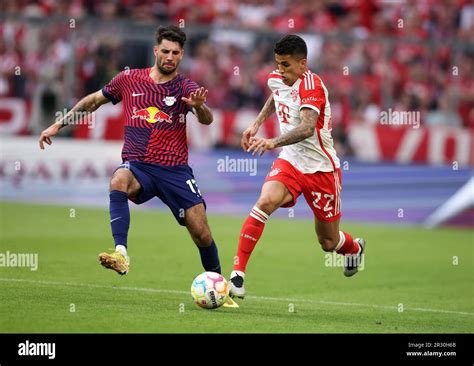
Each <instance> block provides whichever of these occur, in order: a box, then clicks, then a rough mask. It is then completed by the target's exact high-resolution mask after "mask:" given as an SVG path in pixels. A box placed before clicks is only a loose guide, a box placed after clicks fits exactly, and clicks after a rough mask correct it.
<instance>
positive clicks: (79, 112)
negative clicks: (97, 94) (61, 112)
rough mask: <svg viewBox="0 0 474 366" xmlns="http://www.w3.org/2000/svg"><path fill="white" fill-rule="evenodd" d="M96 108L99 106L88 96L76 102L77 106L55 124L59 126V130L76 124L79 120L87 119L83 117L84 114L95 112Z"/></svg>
mask: <svg viewBox="0 0 474 366" xmlns="http://www.w3.org/2000/svg"><path fill="white" fill-rule="evenodd" d="M97 108H99V106H98V105H97V104H96V103H95V102H94V97H93V96H91V95H88V96H86V97H84V98H82V99H81V100H80V101H79V102H77V104H76V105H75V106H74V107H73V108H72V109H71V110H70V111H69V112H68V113H67V114H66V115H65V116H64V117H63V118H62V119H61V120H59V121H58V122H57V123H58V124H60V128H63V127H66V126H68V125H72V124H76V122H77V121H78V120H79V119H82V118H87V116H84V112H85V113H92V112H94V111H95V110H97Z"/></svg>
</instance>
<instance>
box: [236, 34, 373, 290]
mask: <svg viewBox="0 0 474 366" xmlns="http://www.w3.org/2000/svg"><path fill="white" fill-rule="evenodd" d="M274 52H275V61H276V63H277V65H278V69H277V70H275V71H273V72H271V73H270V74H269V75H268V87H269V88H270V90H271V92H272V94H271V95H270V97H269V98H268V100H267V102H266V103H265V105H264V106H263V108H262V110H261V111H260V114H259V115H258V116H257V119H256V120H255V122H254V123H253V124H252V125H251V126H250V127H249V128H248V129H247V130H245V131H244V133H243V137H242V148H243V149H244V150H245V151H247V152H253V153H254V154H255V153H260V155H263V154H264V153H265V152H266V151H268V150H271V149H274V148H277V147H282V151H281V153H280V155H279V156H278V158H277V159H276V160H275V162H274V163H273V166H272V169H271V171H270V172H269V173H268V175H267V177H266V179H265V183H264V184H263V186H262V192H261V194H260V197H259V199H258V200H257V203H256V204H255V206H254V207H253V209H252V211H251V212H250V215H249V216H248V218H247V220H245V222H244V224H243V226H242V230H241V232H240V240H239V246H238V249H237V256H236V260H235V263H234V270H233V271H232V273H231V275H230V283H229V287H230V295H231V296H235V297H240V298H243V297H244V295H245V287H244V277H245V270H246V266H247V262H248V260H249V258H250V255H251V254H252V251H253V249H254V248H255V245H256V244H257V242H258V240H259V239H260V237H261V235H262V233H263V229H264V227H265V223H266V221H267V220H268V218H269V216H270V215H271V214H272V213H273V212H274V211H276V210H277V209H278V208H279V207H292V206H294V205H295V204H296V200H297V199H298V196H300V195H301V194H303V195H304V197H305V199H306V202H307V203H308V205H309V206H310V207H311V209H312V211H313V213H314V221H315V230H316V234H317V237H318V240H319V243H320V244H321V247H322V249H323V250H324V251H327V252H332V251H335V252H336V253H338V254H341V255H344V256H345V258H344V275H345V276H347V277H350V276H353V275H354V274H355V273H357V271H358V267H359V265H360V263H361V259H362V256H363V254H364V250H365V241H364V239H362V238H355V239H352V237H351V235H349V234H348V233H346V232H344V231H340V230H339V221H340V217H341V200H340V193H341V169H340V162H339V159H338V157H337V155H336V150H335V149H334V147H333V140H332V137H331V105H330V103H329V97H328V91H327V89H326V86H325V85H324V83H323V82H322V80H321V78H320V77H319V76H318V75H316V74H314V73H313V72H311V70H309V69H308V67H307V59H306V58H307V53H308V50H307V47H306V43H305V41H304V40H303V39H302V38H301V37H299V36H296V35H288V36H285V37H283V38H282V39H281V40H280V41H278V43H277V44H276V46H275V50H274ZM273 112H276V113H277V117H278V122H279V123H280V131H281V135H280V136H277V137H275V138H273V139H264V138H258V137H255V135H256V134H257V132H258V130H259V128H260V126H261V125H262V123H263V121H265V119H266V118H267V117H268V116H269V115H270V114H271V113H273Z"/></svg>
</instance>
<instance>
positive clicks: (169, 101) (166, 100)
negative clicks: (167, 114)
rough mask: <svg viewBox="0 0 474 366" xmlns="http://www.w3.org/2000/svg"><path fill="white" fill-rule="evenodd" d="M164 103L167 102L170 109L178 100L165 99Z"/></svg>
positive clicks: (172, 98) (173, 98)
mask: <svg viewBox="0 0 474 366" xmlns="http://www.w3.org/2000/svg"><path fill="white" fill-rule="evenodd" d="M163 102H165V104H166V105H167V106H168V107H171V106H172V105H173V104H174V103H175V102H176V98H175V97H165V99H163Z"/></svg>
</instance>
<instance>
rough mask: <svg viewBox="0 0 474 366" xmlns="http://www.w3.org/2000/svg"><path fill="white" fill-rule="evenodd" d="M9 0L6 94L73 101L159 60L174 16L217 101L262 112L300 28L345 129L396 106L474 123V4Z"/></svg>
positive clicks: (193, 65)
mask: <svg viewBox="0 0 474 366" xmlns="http://www.w3.org/2000/svg"><path fill="white" fill-rule="evenodd" d="M0 4H1V5H0V14H1V18H0V19H1V23H0V97H20V98H23V99H26V100H31V102H32V104H33V105H37V106H38V105H39V106H40V107H41V108H43V109H45V110H48V109H51V110H52V111H53V110H61V109H62V108H63V107H64V106H66V107H71V106H72V105H73V104H74V103H75V102H76V101H77V99H78V98H80V97H81V96H84V95H86V94H87V93H90V92H93V91H96V90H98V89H100V88H101V87H102V86H103V85H105V84H106V83H107V82H108V81H109V80H110V79H111V78H112V77H113V76H114V75H115V74H116V73H117V72H118V71H120V70H122V69H123V68H124V67H126V66H129V67H130V68H138V67H147V66H151V65H152V64H153V58H152V52H151V46H152V45H153V41H154V39H153V34H154V30H155V29H156V27H157V26H158V25H159V24H166V23H172V24H182V25H183V26H184V28H185V31H186V32H187V33H188V39H189V41H188V44H187V45H186V54H185V59H184V60H183V63H182V66H181V67H182V69H181V71H182V72H183V73H185V74H187V75H188V76H189V77H191V78H192V79H194V80H196V81H197V82H198V83H199V84H201V85H203V86H205V87H206V88H208V89H209V98H208V104H209V105H210V106H211V107H214V108H220V109H229V110H236V109H240V108H252V109H255V110H258V109H259V108H260V107H261V106H262V105H263V103H264V100H265V98H266V96H267V93H268V88H267V87H266V76H267V74H268V72H269V71H271V70H273V69H274V68H275V64H274V61H273V44H274V42H275V41H276V40H277V39H278V38H279V37H280V36H281V34H284V33H298V34H302V35H304V36H305V39H306V40H307V42H308V45H309V48H310V55H309V65H310V68H311V69H312V70H313V71H314V72H316V73H317V74H319V75H320V76H321V77H322V79H323V81H324V82H325V84H326V85H327V87H328V90H329V93H330V101H331V106H332V113H333V124H334V125H335V127H336V128H338V129H339V130H341V131H343V130H344V129H345V127H347V125H348V124H350V123H377V122H378V121H379V119H380V112H381V111H382V110H387V109H388V108H392V109H394V110H400V111H420V112H421V124H422V125H440V124H441V125H454V126H465V127H471V128H474V46H473V40H474V2H472V1H463V0H457V1H456V0H445V1H442V0H421V1H415V0H407V1H400V2H398V1H397V2H395V1H377V0H359V1H357V0H343V1H332V0H326V1H314V0H299V1H292V0H276V1H270V0H222V1H215V0H168V1H160V2H158V1H141V0H115V1H92V0H73V1H60V0H44V1H28V0H3V1H1V2H0ZM18 66H19V69H17V67H18ZM15 70H17V71H18V70H19V72H14V71H15ZM49 123H50V121H45V125H48V124H49Z"/></svg>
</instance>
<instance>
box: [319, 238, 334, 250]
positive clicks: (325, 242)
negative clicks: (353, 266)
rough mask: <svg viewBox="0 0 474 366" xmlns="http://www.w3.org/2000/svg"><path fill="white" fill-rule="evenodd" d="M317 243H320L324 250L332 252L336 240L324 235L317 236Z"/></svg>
mask: <svg viewBox="0 0 474 366" xmlns="http://www.w3.org/2000/svg"><path fill="white" fill-rule="evenodd" d="M318 240H319V244H321V248H322V249H323V250H324V251H325V252H332V251H333V250H334V249H336V246H337V242H336V241H335V240H334V239H332V238H326V237H318Z"/></svg>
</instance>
